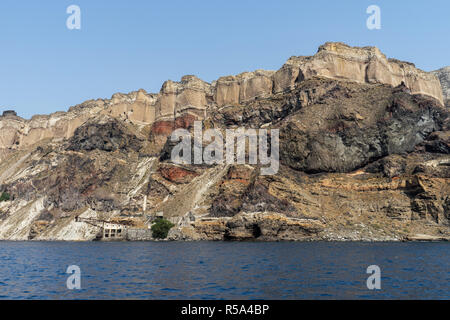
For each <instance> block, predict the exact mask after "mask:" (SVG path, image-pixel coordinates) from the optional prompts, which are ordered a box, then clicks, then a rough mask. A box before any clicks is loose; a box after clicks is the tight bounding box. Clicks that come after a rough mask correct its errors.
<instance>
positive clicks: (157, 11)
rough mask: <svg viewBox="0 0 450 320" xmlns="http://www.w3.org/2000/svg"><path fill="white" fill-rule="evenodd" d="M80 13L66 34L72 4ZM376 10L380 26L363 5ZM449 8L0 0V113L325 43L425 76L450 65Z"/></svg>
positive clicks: (260, 63)
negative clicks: (402, 64)
mask: <svg viewBox="0 0 450 320" xmlns="http://www.w3.org/2000/svg"><path fill="white" fill-rule="evenodd" d="M71 4H76V5H78V6H79V7H80V8H81V30H69V29H67V27H66V19H67V17H68V16H69V15H68V14H67V13H66V8H67V7H68V6H69V5H71ZM371 4H376V5H378V6H380V8H381V24H382V28H381V30H368V29H367V28H366V19H367V17H368V15H367V14H366V8H367V7H368V6H369V5H371ZM449 35H450V1H448V0H427V1H412V0H410V1H404V0H395V1H392V0H370V1H366V0H341V1H331V0H329V1H324V0H308V1H302V0H294V1H283V0H280V1H263V0H258V1H253V0H251V1H246V0H237V1H235V0H226V1H213V0H208V1H207V0H205V1H194V0H183V1H178V0H171V1H144V0H142V1H141V0H127V1H119V0H114V1H112V0H109V1H106V0H72V1H65V0H45V1H35V0H28V1H24V0H1V2H0V41H1V47H0V74H1V77H0V112H2V111H3V110H4V109H9V108H14V109H15V110H16V111H17V112H18V114H19V115H20V116H23V117H25V118H30V117H31V116H32V115H33V114H47V113H51V112H54V111H61V110H67V109H68V108H69V107H70V106H72V105H75V104H78V103H81V102H83V101H85V100H88V99H96V98H109V97H111V95H112V94H113V93H115V92H129V91H133V90H137V89H139V88H143V89H145V90H147V91H149V92H158V91H159V89H160V88H161V85H162V83H163V81H165V80H167V79H172V80H176V81H177V80H179V79H180V78H181V76H183V75H185V74H195V75H197V76H198V77H200V78H202V79H204V80H206V81H212V80H214V79H217V78H218V77H219V76H223V75H229V74H237V73H240V72H243V71H252V70H255V69H272V70H276V69H278V68H279V67H280V66H281V65H282V64H283V63H284V62H285V61H286V59H287V58H288V57H290V56H292V55H312V54H314V53H315V52H316V50H317V47H318V46H319V45H320V44H322V43H324V42H326V41H343V42H346V43H348V44H350V45H357V46H366V45H375V46H377V47H379V48H380V49H381V50H382V51H383V52H384V53H385V54H386V55H387V56H388V57H395V58H398V59H401V60H407V61H411V62H414V63H415V64H416V66H417V67H419V68H421V69H424V70H426V71H430V70H434V69H438V68H440V67H443V66H446V65H449V64H450V58H449V57H450V54H449V52H450V50H449V49H450V41H449V40H450V39H449V38H450V37H449Z"/></svg>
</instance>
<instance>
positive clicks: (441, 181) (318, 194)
mask: <svg viewBox="0 0 450 320" xmlns="http://www.w3.org/2000/svg"><path fill="white" fill-rule="evenodd" d="M437 76H438V77H439V78H438V77H436V76H435V75H434V74H432V73H426V72H423V71H421V70H419V69H416V68H415V67H414V65H413V64H411V63H407V62H400V61H398V60H395V59H387V58H386V57H385V56H384V55H383V54H382V53H381V52H380V51H379V50H378V49H377V48H374V47H365V48H352V47H349V46H347V45H345V44H342V43H326V44H325V45H323V46H321V47H320V48H319V50H318V53H317V54H316V55H314V56H312V57H291V58H290V59H289V60H288V61H287V63H286V64H285V65H284V66H283V67H282V68H281V69H280V70H278V71H263V70H258V71H255V72H245V73H242V74H239V75H237V76H227V77H222V78H219V79H218V80H217V81H214V82H213V83H211V84H209V83H207V82H204V81H202V80H200V79H198V78H197V77H195V76H185V77H183V78H182V79H181V81H180V82H173V81H167V82H165V83H164V85H163V86H162V89H161V91H160V92H159V93H158V94H149V93H146V92H145V91H144V90H139V91H136V92H132V93H130V94H116V95H114V96H113V97H112V98H111V99H106V100H103V99H99V100H92V101H87V102H85V103H83V104H81V105H78V106H75V107H72V108H71V109H70V110H69V111H68V112H66V113H65V112H60V113H55V114H52V115H50V116H36V117H33V118H32V119H31V120H24V119H21V118H19V117H17V116H16V115H15V114H13V113H7V114H5V115H4V116H3V117H1V118H0V132H1V133H2V134H1V136H0V150H1V155H0V157H1V159H2V160H1V162H0V185H1V189H0V192H6V193H8V194H9V195H11V200H10V201H4V202H0V238H1V239H16V240H18V239H33V240H91V239H93V238H94V237H95V234H96V233H97V231H98V230H97V228H96V227H95V226H93V225H90V224H87V223H80V222H77V221H76V220H75V219H74V217H77V216H78V217H84V218H92V219H102V220H105V219H106V220H108V221H112V222H116V223H123V224H126V225H129V226H132V227H134V228H145V227H146V225H145V223H146V221H148V217H149V216H151V215H152V214H155V213H156V212H164V215H165V216H166V217H168V218H169V219H170V220H172V221H173V222H174V223H175V224H176V227H175V228H173V229H172V230H171V232H170V235H169V237H170V238H171V239H179V240H224V239H225V240H254V239H257V240H401V239H406V238H408V237H409V238H414V237H420V235H423V234H425V235H427V236H431V237H436V238H446V237H448V236H449V232H450V230H449V219H450V212H449V209H450V198H449V194H450V192H449V191H450V190H449V183H448V182H449V180H448V179H449V174H450V172H449V164H450V159H449V151H450V144H449V131H448V106H445V105H444V101H446V102H447V101H448V100H444V96H445V97H447V96H446V91H444V95H443V93H442V89H441V85H440V82H439V79H440V80H441V82H442V83H443V85H442V87H444V88H448V86H447V87H446V84H445V79H448V78H445V76H441V73H438V74H437ZM447 85H448V82H447ZM444 90H445V89H444ZM195 120H201V121H203V125H204V127H205V128H218V129H222V130H223V129H226V128H235V127H246V128H261V127H262V128H267V129H271V128H276V129H279V130H280V162H281V165H280V170H279V172H278V174H276V175H274V176H260V175H259V174H258V172H259V170H258V167H257V166H250V165H214V166H207V165H183V166H182V165H176V164H174V163H172V162H171V161H170V159H169V157H168V156H167V154H168V153H169V152H170V149H171V147H173V145H172V144H171V143H170V142H169V141H168V136H169V135H170V134H171V133H172V131H173V130H174V129H176V128H186V129H188V130H192V126H193V122H194V121H195ZM418 235H419V236H418Z"/></svg>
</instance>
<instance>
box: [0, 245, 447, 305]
mask: <svg viewBox="0 0 450 320" xmlns="http://www.w3.org/2000/svg"><path fill="white" fill-rule="evenodd" d="M374 266H375V267H374ZM374 270H375V271H374ZM0 299H75V300H78V299H102V300H103V299H183V300H184V299H189V300H190V299H192V300H198V299H218V300H219V299H227V300H228V299H238V300H253V299H276V300H280V299H281V300H284V299H450V242H423V243H422V242H373V243H369V242H9V241H0Z"/></svg>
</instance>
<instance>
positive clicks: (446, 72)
mask: <svg viewBox="0 0 450 320" xmlns="http://www.w3.org/2000/svg"><path fill="white" fill-rule="evenodd" d="M432 73H433V74H434V75H435V76H436V77H438V79H439V81H440V82H441V87H442V92H443V97H444V100H445V101H446V105H450V66H449V67H445V68H442V69H439V70H436V71H433V72H432Z"/></svg>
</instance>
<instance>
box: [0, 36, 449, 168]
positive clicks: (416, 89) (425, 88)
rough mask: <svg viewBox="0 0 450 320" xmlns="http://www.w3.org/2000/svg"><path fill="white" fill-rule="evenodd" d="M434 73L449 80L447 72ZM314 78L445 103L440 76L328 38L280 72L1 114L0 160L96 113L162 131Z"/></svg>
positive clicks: (191, 79)
mask: <svg viewBox="0 0 450 320" xmlns="http://www.w3.org/2000/svg"><path fill="white" fill-rule="evenodd" d="M436 74H438V75H440V76H441V77H444V79H445V75H444V73H442V72H441V73H436ZM312 78H327V79H335V80H345V81H351V82H355V83H360V84H364V83H371V84H376V83H380V84H388V85H391V86H393V87H396V86H398V85H400V84H401V83H404V84H405V86H406V87H407V88H408V89H409V90H410V92H411V94H423V95H427V96H430V97H433V98H435V99H436V100H437V101H438V102H439V103H441V104H443V95H442V89H441V86H440V83H439V80H438V78H437V77H436V76H435V75H433V74H430V73H426V72H424V71H421V70H419V69H417V68H415V67H414V65H413V64H412V63H407V62H401V61H398V60H395V59H387V58H386V57H385V56H384V55H383V54H382V53H381V52H380V51H379V49H378V48H375V47H364V48H358V47H349V46H347V45H345V44H343V43H326V44H324V45H322V46H321V47H320V48H319V50H318V52H317V54H315V55H314V56H312V57H291V58H290V59H289V60H288V61H287V62H286V64H284V65H283V66H282V67H281V69H280V70H278V71H276V72H274V71H264V70H257V71H254V72H244V73H241V74H239V75H237V76H226V77H221V78H219V79H218V80H217V81H213V82H212V83H211V84H209V83H207V82H205V81H202V80H200V79H198V78H197V77H195V76H184V77H183V78H182V79H181V81H180V82H174V81H170V80H169V81H166V82H165V83H164V84H163V86H162V88H161V90H160V92H159V93H158V94H149V93H147V92H145V91H144V90H139V91H136V92H131V93H129V94H119V93H118V94H114V95H113V96H112V97H111V99H97V100H90V101H86V102H84V103H82V104H80V105H77V106H75V107H72V108H70V109H69V111H68V112H57V113H54V114H51V115H48V116H45V115H43V116H34V117H33V118H32V119H31V120H24V119H22V118H20V117H17V116H15V114H14V113H13V114H10V113H6V114H5V115H4V116H2V117H0V130H1V132H2V135H1V136H0V160H1V158H2V155H4V154H7V153H9V151H10V150H16V149H20V148H22V147H28V146H31V145H33V144H35V143H37V142H39V141H42V140H44V139H67V138H69V137H71V136H72V135H73V133H74V132H75V130H76V128H78V127H79V126H80V125H81V124H82V123H84V122H85V121H86V120H87V119H89V118H91V117H92V116H93V115H97V114H107V115H109V116H112V117H114V118H117V119H122V120H129V121H131V122H133V123H136V124H142V125H147V124H155V125H154V127H155V131H156V132H160V131H161V130H162V131H163V132H164V131H165V130H170V128H171V126H172V122H173V121H174V120H175V119H176V118H178V117H180V116H185V117H188V116H189V115H193V116H194V117H200V118H204V115H205V110H207V109H214V108H221V107H223V106H226V105H240V104H245V103H246V102H248V101H251V100H253V99H256V98H267V97H269V96H271V95H273V94H277V93H282V92H286V91H289V90H292V89H293V88H294V87H295V85H296V84H297V83H299V82H301V81H305V80H308V79H312ZM446 79H448V78H446ZM446 90H447V91H448V88H447V89H446ZM447 91H446V94H447ZM165 128H166V129H165Z"/></svg>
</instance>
